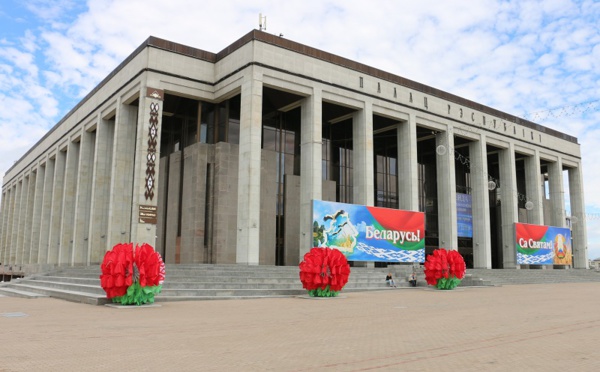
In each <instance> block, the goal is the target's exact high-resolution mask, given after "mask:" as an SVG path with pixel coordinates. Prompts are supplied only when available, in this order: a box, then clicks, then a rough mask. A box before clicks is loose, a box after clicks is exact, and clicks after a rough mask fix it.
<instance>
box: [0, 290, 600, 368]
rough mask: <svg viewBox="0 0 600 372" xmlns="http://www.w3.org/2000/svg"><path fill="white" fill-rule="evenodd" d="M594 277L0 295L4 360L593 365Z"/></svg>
mask: <svg viewBox="0 0 600 372" xmlns="http://www.w3.org/2000/svg"><path fill="white" fill-rule="evenodd" d="M599 293H600V283H582V284H543V285H511V286H503V287H490V288H476V287H472V288H458V289H456V290H453V291H438V290H433V289H429V288H410V289H408V288H407V289H387V290H382V291H377V292H361V293H346V294H343V295H342V297H340V298H335V299H309V298H298V297H295V298H264V299H253V300H213V301H195V302H166V303H159V304H158V305H159V306H156V307H141V308H111V307H107V306H91V305H85V304H79V303H72V302H67V301H63V300H56V299H51V298H44V299H36V300H28V299H21V298H13V297H1V298H0V334H1V335H2V347H0V371H11V372H12V371H117V370H126V371H367V370H368V371H371V370H375V371H453V370H456V371H461V372H464V371H563V370H569V371H597V370H599V369H600V357H599V354H598V352H597V350H598V344H599V341H600V316H599V315H598V314H600V311H599V310H600V296H599V295H598V294H599Z"/></svg>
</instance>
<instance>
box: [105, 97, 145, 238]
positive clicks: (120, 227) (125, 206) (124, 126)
mask: <svg viewBox="0 0 600 372" xmlns="http://www.w3.org/2000/svg"><path fill="white" fill-rule="evenodd" d="M136 131H137V108H136V107H134V106H129V105H127V104H124V103H122V102H121V100H120V99H118V100H117V114H116V121H115V136H114V146H113V149H112V150H113V162H112V175H111V179H110V203H109V210H108V239H107V245H106V250H110V249H112V247H113V246H114V245H115V244H118V243H127V242H130V241H131V212H132V211H131V208H132V203H133V178H134V177H133V173H134V158H135V151H136V148H135V144H136V142H135V139H136Z"/></svg>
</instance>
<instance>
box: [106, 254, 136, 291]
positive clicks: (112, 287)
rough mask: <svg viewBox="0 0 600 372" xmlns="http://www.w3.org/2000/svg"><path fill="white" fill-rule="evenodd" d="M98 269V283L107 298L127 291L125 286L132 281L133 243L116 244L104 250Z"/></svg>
mask: <svg viewBox="0 0 600 372" xmlns="http://www.w3.org/2000/svg"><path fill="white" fill-rule="evenodd" d="M100 269H101V270H102V275H100V285H101V286H102V288H103V289H104V291H105V292H106V297H107V298H113V297H119V296H123V295H124V294H125V293H127V288H129V286H130V285H131V284H132V283H133V279H132V274H133V243H129V244H117V245H115V246H114V247H113V249H112V250H110V251H108V252H106V254H105V255H104V260H103V261H102V265H101V266H100Z"/></svg>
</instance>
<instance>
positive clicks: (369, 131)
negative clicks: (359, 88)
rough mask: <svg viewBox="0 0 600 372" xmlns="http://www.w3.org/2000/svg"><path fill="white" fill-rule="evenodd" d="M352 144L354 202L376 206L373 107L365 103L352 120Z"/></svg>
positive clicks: (369, 103)
mask: <svg viewBox="0 0 600 372" xmlns="http://www.w3.org/2000/svg"><path fill="white" fill-rule="evenodd" d="M352 143H353V147H352V148H353V151H352V154H353V161H354V169H353V173H354V177H353V179H354V184H353V202H354V203H355V204H363V205H368V206H373V205H375V175H374V169H373V168H374V167H373V105H372V103H371V102H365V103H364V108H363V109H362V110H358V111H357V112H355V113H354V116H353V118H352Z"/></svg>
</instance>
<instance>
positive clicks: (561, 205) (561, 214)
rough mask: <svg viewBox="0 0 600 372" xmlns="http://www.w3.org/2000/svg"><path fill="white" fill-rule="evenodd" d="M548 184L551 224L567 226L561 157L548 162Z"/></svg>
mask: <svg viewBox="0 0 600 372" xmlns="http://www.w3.org/2000/svg"><path fill="white" fill-rule="evenodd" d="M548 186H549V188H550V208H551V213H550V215H551V216H552V217H551V219H552V221H549V222H550V223H551V225H552V226H557V227H567V220H566V217H567V215H566V212H565V187H564V184H563V171H562V159H561V158H560V157H559V158H558V160H557V161H556V162H554V163H550V164H548Z"/></svg>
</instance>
